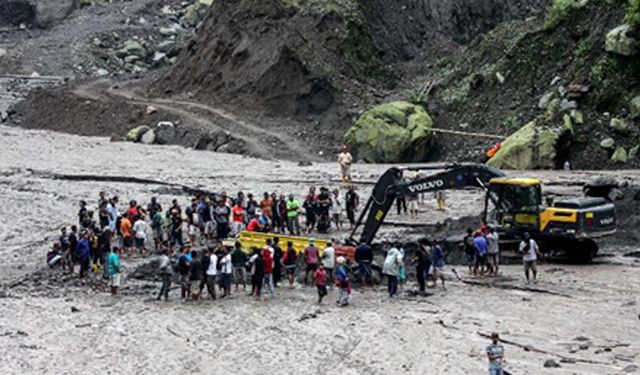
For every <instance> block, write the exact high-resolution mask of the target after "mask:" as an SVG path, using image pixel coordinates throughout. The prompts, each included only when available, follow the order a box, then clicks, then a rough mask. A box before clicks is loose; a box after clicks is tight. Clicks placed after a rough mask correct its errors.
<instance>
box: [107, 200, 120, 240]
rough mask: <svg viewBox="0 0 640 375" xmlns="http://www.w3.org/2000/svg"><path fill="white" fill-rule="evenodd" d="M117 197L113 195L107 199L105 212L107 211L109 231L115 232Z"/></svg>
mask: <svg viewBox="0 0 640 375" xmlns="http://www.w3.org/2000/svg"><path fill="white" fill-rule="evenodd" d="M118 201H119V199H118V197H113V198H111V199H109V203H107V212H108V213H109V229H111V233H115V232H116V222H117V221H118V216H119V214H118Z"/></svg>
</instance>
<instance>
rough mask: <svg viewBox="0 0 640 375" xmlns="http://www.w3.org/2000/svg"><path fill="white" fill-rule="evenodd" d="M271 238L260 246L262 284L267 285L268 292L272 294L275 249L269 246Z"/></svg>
mask: <svg viewBox="0 0 640 375" xmlns="http://www.w3.org/2000/svg"><path fill="white" fill-rule="evenodd" d="M271 244H272V242H271V239H270V238H268V239H267V244H266V245H265V247H263V248H262V260H263V262H264V281H263V284H264V285H265V286H266V287H267V290H268V291H269V294H270V295H272V296H273V294H274V285H273V268H274V256H273V255H274V253H275V250H274V249H273V247H272V246H271Z"/></svg>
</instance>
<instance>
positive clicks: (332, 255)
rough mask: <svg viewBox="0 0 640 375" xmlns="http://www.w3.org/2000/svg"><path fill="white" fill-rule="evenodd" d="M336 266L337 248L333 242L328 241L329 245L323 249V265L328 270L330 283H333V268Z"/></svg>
mask: <svg viewBox="0 0 640 375" xmlns="http://www.w3.org/2000/svg"><path fill="white" fill-rule="evenodd" d="M335 266H336V250H335V249H334V248H333V244H332V243H331V242H327V247H326V248H325V249H324V250H322V267H323V268H324V270H325V271H327V276H328V278H329V282H330V285H332V284H333V269H334V268H335Z"/></svg>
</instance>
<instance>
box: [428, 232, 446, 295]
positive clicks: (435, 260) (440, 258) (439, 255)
mask: <svg viewBox="0 0 640 375" xmlns="http://www.w3.org/2000/svg"><path fill="white" fill-rule="evenodd" d="M431 263H432V265H433V286H434V287H435V286H436V285H437V284H438V279H440V280H441V281H442V288H443V289H446V288H445V286H444V266H445V262H444V249H443V248H442V246H441V245H440V243H436V244H435V246H433V247H432V248H431Z"/></svg>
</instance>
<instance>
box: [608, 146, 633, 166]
mask: <svg viewBox="0 0 640 375" xmlns="http://www.w3.org/2000/svg"><path fill="white" fill-rule="evenodd" d="M627 160H629V157H628V156H627V150H625V149H624V148H623V147H616V150H615V151H614V152H613V155H611V161H614V162H616V163H626V162H627Z"/></svg>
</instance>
